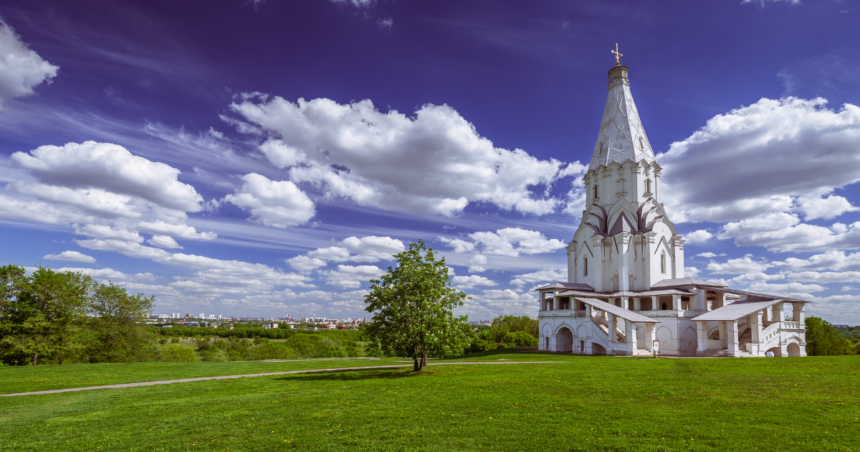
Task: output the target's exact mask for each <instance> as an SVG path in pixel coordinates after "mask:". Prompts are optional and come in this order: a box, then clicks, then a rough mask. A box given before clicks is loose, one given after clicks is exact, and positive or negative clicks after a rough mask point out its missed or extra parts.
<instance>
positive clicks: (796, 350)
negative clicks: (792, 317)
mask: <svg viewBox="0 0 860 452" xmlns="http://www.w3.org/2000/svg"><path fill="white" fill-rule="evenodd" d="M788 356H800V346H799V345H797V344H796V343H794V342H792V343H790V344H788Z"/></svg>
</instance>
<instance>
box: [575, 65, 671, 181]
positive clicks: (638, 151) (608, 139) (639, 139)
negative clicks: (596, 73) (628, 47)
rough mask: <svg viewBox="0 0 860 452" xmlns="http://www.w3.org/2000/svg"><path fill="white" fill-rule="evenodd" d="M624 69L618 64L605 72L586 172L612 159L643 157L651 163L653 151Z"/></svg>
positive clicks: (625, 67)
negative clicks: (600, 108) (594, 140)
mask: <svg viewBox="0 0 860 452" xmlns="http://www.w3.org/2000/svg"><path fill="white" fill-rule="evenodd" d="M627 71H628V69H627V66H621V65H618V66H615V67H614V68H612V69H611V70H610V71H609V86H608V89H607V90H608V91H609V93H608V95H607V97H606V107H605V108H604V109H603V120H602V121H601V122H600V132H598V134H597V143H596V144H595V146H594V152H593V154H592V157H591V164H589V165H588V170H589V171H591V170H594V169H597V168H598V167H601V166H604V167H605V166H609V164H610V163H613V162H615V163H618V164H624V163H625V162H627V161H633V162H640V161H642V160H644V161H646V162H647V163H649V164H650V163H655V159H654V151H653V150H652V149H651V143H650V142H649V141H648V136H647V135H645V128H644V127H642V120H641V119H639V110H638V109H637V108H636V103H635V102H633V95H632V94H630V80H629V79H628V78H627Z"/></svg>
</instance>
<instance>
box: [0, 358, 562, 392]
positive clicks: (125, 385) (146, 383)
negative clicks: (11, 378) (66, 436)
mask: <svg viewBox="0 0 860 452" xmlns="http://www.w3.org/2000/svg"><path fill="white" fill-rule="evenodd" d="M558 362H560V361H488V362H474V361H464V362H457V363H428V364H427V365H428V366H456V365H461V364H478V365H483V364H555V363H558ZM410 366H411V364H408V365H405V364H395V365H391V366H363V367H338V368H334V369H310V370H291V371H287V372H267V373H262V374H244V375H224V376H220V377H200V378H183V379H181V380H161V381H144V382H140V383H123V384H118V385H104V386H88V387H84V388H69V389H52V390H50V391H34V392H19V393H17V394H0V397H17V396H26V395H41V394H59V393H61V392H75V391H90V390H93V389H120V388H134V387H137V386H154V385H169V384H173V383H191V382H194V381H209V380H229V379H232V378H249V377H268V376H271V375H290V374H309V373H316V372H339V371H344V370H365V369H399V368H402V367H410Z"/></svg>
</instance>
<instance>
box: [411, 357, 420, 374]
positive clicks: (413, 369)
mask: <svg viewBox="0 0 860 452" xmlns="http://www.w3.org/2000/svg"><path fill="white" fill-rule="evenodd" d="M412 360H413V361H414V363H415V364H414V365H413V366H412V371H413V372H419V371H420V370H421V361H419V360H418V354H417V353H416V354H414V355H412Z"/></svg>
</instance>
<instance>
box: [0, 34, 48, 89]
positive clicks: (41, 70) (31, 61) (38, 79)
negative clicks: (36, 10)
mask: <svg viewBox="0 0 860 452" xmlns="http://www.w3.org/2000/svg"><path fill="white" fill-rule="evenodd" d="M59 69H60V68H59V67H58V66H54V65H53V64H51V63H48V62H47V61H45V60H44V59H42V57H40V56H39V54H38V53H36V52H34V51H33V50H31V49H30V48H29V47H27V45H26V44H24V42H22V41H21V38H20V36H18V35H17V34H16V33H15V30H13V29H12V27H10V26H9V24H7V23H6V22H3V21H2V19H0V104H2V103H3V102H4V101H7V100H9V99H13V98H15V97H22V96H28V95H30V94H33V88H35V87H36V86H38V85H40V84H41V83H43V82H46V81H47V82H48V83H50V82H51V79H53V78H54V77H56V76H57V71H58V70H59Z"/></svg>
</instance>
